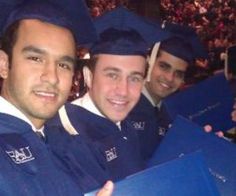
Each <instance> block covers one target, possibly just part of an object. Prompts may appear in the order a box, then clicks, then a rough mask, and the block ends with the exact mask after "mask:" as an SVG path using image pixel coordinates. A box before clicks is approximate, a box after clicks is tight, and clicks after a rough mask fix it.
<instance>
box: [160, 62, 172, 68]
mask: <svg viewBox="0 0 236 196" xmlns="http://www.w3.org/2000/svg"><path fill="white" fill-rule="evenodd" d="M159 67H160V68H161V69H162V70H170V66H169V65H166V64H164V63H159Z"/></svg>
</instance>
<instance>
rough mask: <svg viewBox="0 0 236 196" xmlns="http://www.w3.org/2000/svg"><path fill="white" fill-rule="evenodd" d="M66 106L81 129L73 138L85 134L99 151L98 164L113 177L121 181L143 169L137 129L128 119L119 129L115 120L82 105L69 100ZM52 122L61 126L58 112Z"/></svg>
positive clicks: (77, 126)
mask: <svg viewBox="0 0 236 196" xmlns="http://www.w3.org/2000/svg"><path fill="white" fill-rule="evenodd" d="M65 108H66V111H67V114H68V117H69V119H70V121H71V123H72V125H73V126H74V128H75V129H76V130H77V131H78V132H79V135H78V136H74V137H77V138H79V137H83V140H85V141H86V142H87V144H88V145H89V146H90V147H91V148H92V149H93V150H95V151H96V153H95V156H96V157H97V163H98V164H99V165H100V167H101V168H102V169H103V170H106V171H108V172H109V176H110V179H111V180H113V181H116V180H120V179H122V178H124V177H126V176H128V175H130V174H133V173H135V172H137V171H140V170H142V169H143V168H144V162H143V160H142V158H141V155H140V147H139V142H138V138H137V135H136V132H135V130H134V129H133V126H132V125H131V124H130V123H129V122H128V121H123V122H121V130H119V128H118V127H117V125H116V124H114V123H113V122H112V121H110V120H108V119H107V118H104V117H101V116H98V115H96V114H94V113H91V112H89V111H88V110H86V109H84V108H82V107H80V106H77V105H73V104H70V103H67V104H66V105H65ZM49 124H50V125H59V126H62V125H61V122H60V120H59V117H58V115H57V116H56V117H55V118H54V119H52V120H51V121H50V122H49ZM74 150H75V148H74ZM74 153H75V151H74ZM68 162H69V164H71V162H70V161H68ZM74 166H75V165H74ZM75 167H76V166H75ZM87 167H89V165H88V166H87ZM94 177H95V178H96V176H94Z"/></svg>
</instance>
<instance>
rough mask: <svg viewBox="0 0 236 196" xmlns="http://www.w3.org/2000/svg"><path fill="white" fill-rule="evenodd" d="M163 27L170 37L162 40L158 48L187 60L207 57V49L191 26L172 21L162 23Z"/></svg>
mask: <svg viewBox="0 0 236 196" xmlns="http://www.w3.org/2000/svg"><path fill="white" fill-rule="evenodd" d="M163 28H164V29H166V30H167V31H169V32H170V33H171V34H172V37H171V38H170V39H167V40H165V41H163V42H162V43H161V46H160V49H162V50H165V51H166V52H168V53H170V54H172V55H174V56H177V57H179V58H181V59H183V60H185V61H187V62H192V61H193V60H194V59H196V58H204V59H205V58H207V51H206V49H205V48H204V46H203V44H202V43H201V41H200V39H199V37H198V35H197V34H196V32H195V30H194V29H193V28H191V27H188V26H183V25H178V24H173V23H164V25H163Z"/></svg>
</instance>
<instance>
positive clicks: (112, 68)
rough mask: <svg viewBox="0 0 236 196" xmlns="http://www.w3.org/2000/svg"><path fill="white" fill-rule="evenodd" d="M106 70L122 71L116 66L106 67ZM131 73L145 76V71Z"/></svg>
mask: <svg viewBox="0 0 236 196" xmlns="http://www.w3.org/2000/svg"><path fill="white" fill-rule="evenodd" d="M104 71H115V72H121V70H120V69H118V68H115V67H106V68H105V69H104ZM131 75H140V76H141V77H144V73H141V72H138V71H134V72H131Z"/></svg>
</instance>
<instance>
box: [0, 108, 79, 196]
mask: <svg viewBox="0 0 236 196" xmlns="http://www.w3.org/2000/svg"><path fill="white" fill-rule="evenodd" d="M0 154H1V155H0V195H2V196H32V195H34V196H45V195H50V196H65V195H66V196H69V195H82V191H81V189H80V187H79V186H78V185H77V184H75V183H74V181H73V180H72V179H71V177H70V176H69V175H68V174H66V173H65V172H63V170H61V169H60V162H59V160H58V159H57V158H56V157H55V156H53V155H52V153H51V151H50V149H49V148H48V146H47V145H45V143H44V142H43V141H42V140H40V139H39V137H38V136H37V135H36V134H35V133H34V132H33V130H32V129H31V126H30V125H28V124H27V123H26V122H24V121H22V120H20V119H18V118H16V117H13V116H10V115H7V114H2V113H0Z"/></svg>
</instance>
